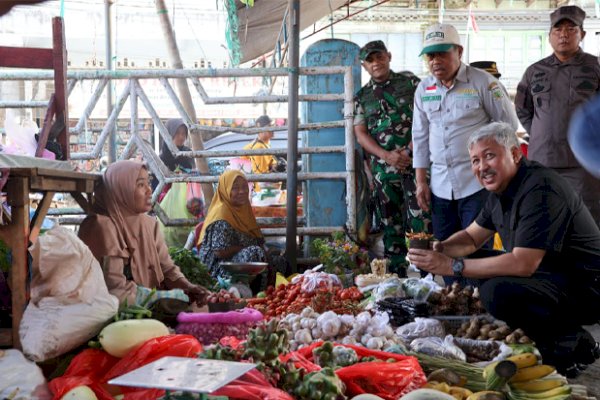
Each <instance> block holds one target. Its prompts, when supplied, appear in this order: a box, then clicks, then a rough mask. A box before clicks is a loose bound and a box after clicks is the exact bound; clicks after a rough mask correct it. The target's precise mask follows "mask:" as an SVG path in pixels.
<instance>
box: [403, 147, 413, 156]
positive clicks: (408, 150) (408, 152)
mask: <svg viewBox="0 0 600 400" xmlns="http://www.w3.org/2000/svg"><path fill="white" fill-rule="evenodd" d="M404 150H406V154H408V156H409V157H410V158H412V156H413V151H412V149H411V148H410V147H407V148H405V149H404Z"/></svg>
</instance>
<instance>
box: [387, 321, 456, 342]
mask: <svg viewBox="0 0 600 400" xmlns="http://www.w3.org/2000/svg"><path fill="white" fill-rule="evenodd" d="M396 335H398V336H400V338H401V339H402V341H403V342H404V343H411V342H412V341H413V340H415V339H418V338H424V337H434V336H437V337H440V338H441V337H444V336H445V335H446V332H445V330H444V326H443V325H442V323H441V322H440V321H438V320H437V319H432V318H415V322H411V323H409V324H406V325H402V326H401V327H399V328H398V329H396Z"/></svg>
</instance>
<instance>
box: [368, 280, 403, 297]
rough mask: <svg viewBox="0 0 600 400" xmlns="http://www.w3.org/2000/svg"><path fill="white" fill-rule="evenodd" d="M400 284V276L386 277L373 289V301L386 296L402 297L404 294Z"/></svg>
mask: <svg viewBox="0 0 600 400" xmlns="http://www.w3.org/2000/svg"><path fill="white" fill-rule="evenodd" d="M402 286H403V285H402V281H401V280H400V278H390V279H386V280H385V281H383V282H381V283H380V284H379V285H377V287H376V288H375V289H373V298H374V300H375V302H378V301H380V300H383V299H387V298H388V297H404V296H406V295H405V294H404V289H403V288H402Z"/></svg>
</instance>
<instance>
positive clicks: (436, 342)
mask: <svg viewBox="0 0 600 400" xmlns="http://www.w3.org/2000/svg"><path fill="white" fill-rule="evenodd" d="M410 348H411V350H412V351H414V352H416V353H423V354H428V355H430V356H434V357H442V358H449V359H452V360H460V361H466V360H467V356H466V354H465V352H464V351H462V350H461V348H460V347H458V346H457V345H456V344H455V343H454V337H453V336H452V335H447V336H446V337H445V338H444V339H442V338H440V337H437V336H434V337H426V338H418V339H415V340H413V341H412V342H411V343H410Z"/></svg>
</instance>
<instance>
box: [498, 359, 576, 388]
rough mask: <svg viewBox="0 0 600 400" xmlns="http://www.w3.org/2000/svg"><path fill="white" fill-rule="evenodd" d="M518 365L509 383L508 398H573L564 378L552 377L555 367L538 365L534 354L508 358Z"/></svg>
mask: <svg viewBox="0 0 600 400" xmlns="http://www.w3.org/2000/svg"><path fill="white" fill-rule="evenodd" d="M507 360H511V361H512V362H514V363H515V364H516V365H517V368H518V369H517V372H516V374H515V375H514V376H513V377H512V378H511V379H510V381H509V387H510V389H509V392H508V397H509V399H511V400H531V399H533V400H535V399H552V400H566V399H568V398H569V397H570V396H571V387H570V386H569V385H568V383H567V380H566V379H564V378H562V377H561V378H554V377H551V376H550V375H551V374H552V373H553V372H554V367H551V366H550V365H544V364H538V360H537V357H536V356H535V355H534V354H532V353H523V354H518V355H514V356H511V357H508V358H507Z"/></svg>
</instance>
